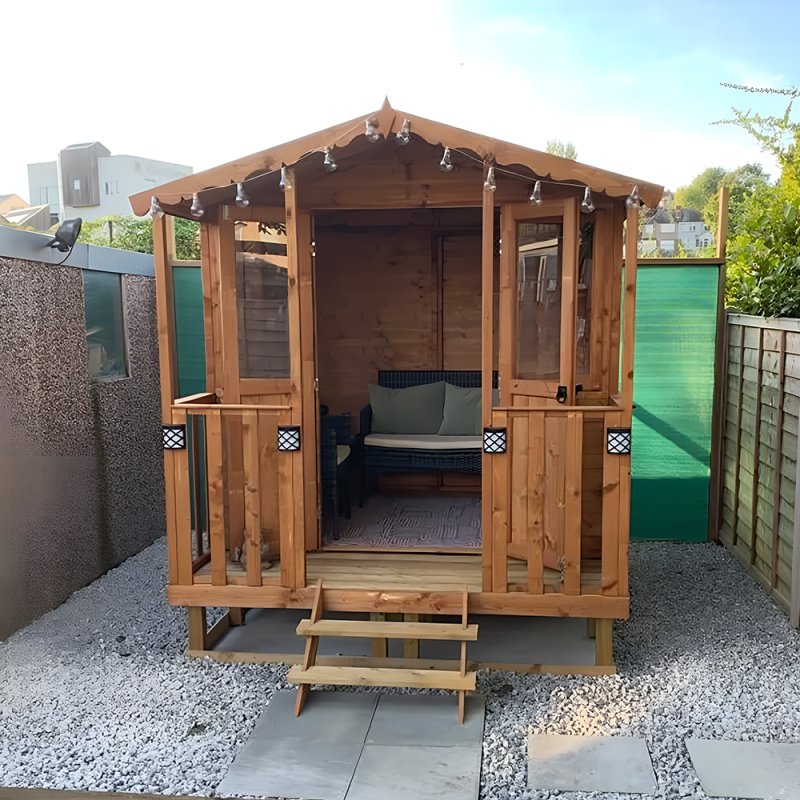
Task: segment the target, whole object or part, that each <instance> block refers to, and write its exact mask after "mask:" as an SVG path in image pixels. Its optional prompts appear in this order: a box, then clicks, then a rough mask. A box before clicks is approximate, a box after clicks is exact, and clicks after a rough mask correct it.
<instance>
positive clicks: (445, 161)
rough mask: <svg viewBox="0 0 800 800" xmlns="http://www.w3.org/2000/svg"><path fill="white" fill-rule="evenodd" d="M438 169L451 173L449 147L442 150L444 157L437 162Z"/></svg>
mask: <svg viewBox="0 0 800 800" xmlns="http://www.w3.org/2000/svg"><path fill="white" fill-rule="evenodd" d="M439 169H440V170H441V171H442V172H452V171H453V165H452V163H451V162H450V148H449V147H445V149H444V155H443V156H442V160H441V161H440V162H439Z"/></svg>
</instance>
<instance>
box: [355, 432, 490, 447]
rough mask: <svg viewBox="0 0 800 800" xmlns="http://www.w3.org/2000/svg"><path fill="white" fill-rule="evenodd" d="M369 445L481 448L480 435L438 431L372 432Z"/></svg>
mask: <svg viewBox="0 0 800 800" xmlns="http://www.w3.org/2000/svg"><path fill="white" fill-rule="evenodd" d="M364 444H365V445H366V446H367V447H402V448H403V449H404V450H480V449H481V437H480V436H439V435H438V434H436V433H370V434H368V435H367V436H365V437H364Z"/></svg>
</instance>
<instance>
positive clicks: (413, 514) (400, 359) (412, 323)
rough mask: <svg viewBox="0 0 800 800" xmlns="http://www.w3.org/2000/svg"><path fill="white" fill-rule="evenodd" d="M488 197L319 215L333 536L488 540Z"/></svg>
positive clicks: (323, 432) (424, 547)
mask: <svg viewBox="0 0 800 800" xmlns="http://www.w3.org/2000/svg"><path fill="white" fill-rule="evenodd" d="M480 234H481V212H480V209H472V208H467V209H440V210H414V211H407V210H397V211H393V210H391V211H390V210H380V211H336V212H324V213H319V214H317V215H316V216H315V229H314V239H315V253H316V257H315V288H316V315H317V319H316V334H317V359H318V375H319V399H320V404H321V411H322V418H321V426H320V451H321V452H320V457H321V494H322V512H323V514H322V516H323V525H322V528H323V536H322V541H323V546H324V547H325V548H333V549H366V550H371V549H378V550H398V551H402V550H405V551H414V552H439V551H443V552H472V553H477V552H479V551H480V547H481V407H480V394H481V388H480V387H481V372H480V370H481V342H482V339H481V235H480Z"/></svg>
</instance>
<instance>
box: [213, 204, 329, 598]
mask: <svg viewBox="0 0 800 800" xmlns="http://www.w3.org/2000/svg"><path fill="white" fill-rule="evenodd" d="M289 194H290V192H289V191H287V195H289ZM224 216H225V215H224ZM219 231H220V233H219V235H220V239H221V242H220V244H221V247H220V252H221V253H222V254H226V253H227V254H230V255H228V257H227V259H226V258H224V257H223V258H221V259H220V261H221V263H222V264H223V268H222V269H221V270H220V285H219V294H218V297H219V302H220V307H221V313H220V317H221V323H220V327H221V330H220V334H221V347H222V358H221V359H220V362H221V364H222V365H223V374H222V376H221V377H222V383H221V385H222V387H223V392H222V396H221V400H222V402H223V403H224V404H231V403H234V404H237V403H238V404H242V405H245V406H259V407H280V408H282V409H283V410H282V411H281V413H280V414H279V415H277V416H272V417H270V420H269V423H268V424H259V426H258V431H257V437H258V450H259V454H260V455H259V458H260V462H261V469H260V470H259V477H258V496H259V506H260V520H261V534H262V539H263V541H264V543H265V544H266V545H267V548H268V551H269V558H270V559H271V560H273V561H274V560H275V559H276V558H279V559H280V573H281V583H282V584H283V585H290V586H293V587H303V586H305V551H306V550H307V549H312V548H316V547H317V546H318V536H319V533H318V531H319V528H318V518H319V513H318V507H319V490H318V461H319V459H318V456H317V451H318V442H317V435H318V431H317V419H318V411H317V398H316V357H315V346H314V292H313V269H312V233H311V231H312V228H311V216H310V214H309V213H308V212H305V211H302V210H299V209H297V208H296V206H295V198H294V192H293V191H292V192H291V197H289V196H287V207H286V209H285V210H284V209H269V208H258V207H255V208H251V209H244V210H243V209H238V208H229V209H227V218H226V219H223V220H221V221H220V225H219ZM226 261H227V265H226ZM226 266H227V268H226ZM279 425H291V426H299V427H300V431H301V448H300V450H299V451H298V452H295V453H287V452H278V451H277V441H278V430H277V428H278V426H279ZM240 428H241V423H238V424H237V422H236V421H235V420H234V421H232V423H231V425H230V430H229V432H228V435H227V436H226V442H227V459H228V465H229V480H228V487H229V489H228V507H229V513H228V518H229V522H230V544H231V552H235V550H236V546H237V544H238V540H239V539H240V538H242V537H243V533H242V531H243V530H244V528H245V524H244V517H245V506H246V503H245V499H246V498H245V496H244V495H245V489H246V487H245V481H244V475H243V469H242V446H241V441H242V433H241V430H240ZM289 489H291V491H289ZM287 496H291V497H292V498H293V502H292V503H291V504H290V505H288V506H287V504H286V503H283V502H280V498H282V497H287Z"/></svg>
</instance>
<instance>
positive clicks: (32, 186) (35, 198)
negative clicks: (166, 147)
mask: <svg viewBox="0 0 800 800" xmlns="http://www.w3.org/2000/svg"><path fill="white" fill-rule="evenodd" d="M191 173H192V168H191V167H188V166H186V165H184V164H172V163H169V162H167V161H156V160H154V159H152V158H141V157H139V156H126V155H111V151H110V150H109V149H108V148H107V147H105V146H104V145H103V144H101V143H100V142H86V143H83V144H72V145H69V147H65V148H64V149H63V150H61V151H60V152H59V154H58V158H57V159H56V161H45V162H40V163H37V164H28V184H29V190H30V195H31V202H32V203H38V204H40V205H44V204H49V205H50V211H51V213H53V214H54V216H55V215H56V214H57V216H58V219H59V220H64V219H71V218H73V217H81V218H82V219H84V220H92V219H97V218H98V217H105V216H107V215H108V214H130V213H131V207H130V205H129V203H128V196H129V195H131V194H136V193H137V192H142V191H145V190H146V189H147V188H148V187H149V186H158V185H160V184H162V183H165V182H166V181H171V180H174V179H176V178H182V177H184V176H185V175H191Z"/></svg>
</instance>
